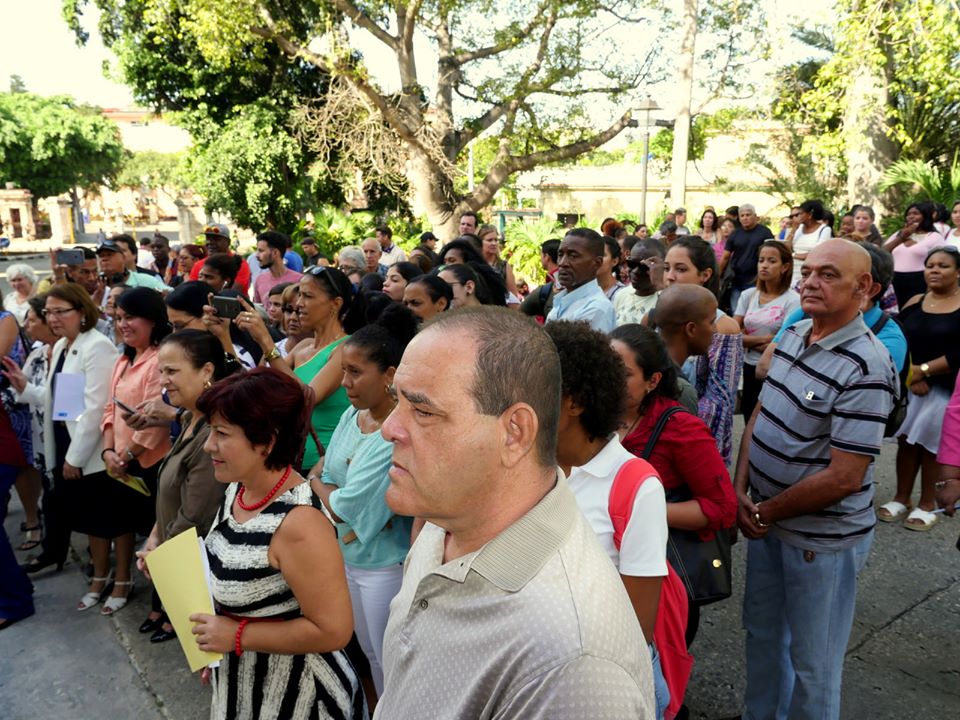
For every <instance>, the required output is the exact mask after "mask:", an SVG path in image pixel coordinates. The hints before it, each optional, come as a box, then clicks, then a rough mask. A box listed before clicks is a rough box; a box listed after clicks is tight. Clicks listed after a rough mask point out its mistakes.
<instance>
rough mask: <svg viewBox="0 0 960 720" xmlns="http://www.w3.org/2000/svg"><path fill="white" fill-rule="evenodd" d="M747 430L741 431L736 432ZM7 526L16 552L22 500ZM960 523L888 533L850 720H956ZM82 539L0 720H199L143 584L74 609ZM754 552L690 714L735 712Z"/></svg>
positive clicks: (849, 694) (23, 653)
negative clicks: (153, 638)
mask: <svg viewBox="0 0 960 720" xmlns="http://www.w3.org/2000/svg"><path fill="white" fill-rule="evenodd" d="M739 427H741V426H740V424H739V421H738V428H739ZM895 450H896V448H895V446H893V445H887V446H885V447H884V451H883V456H882V458H881V461H880V465H879V473H878V482H879V485H880V488H879V490H878V498H879V499H880V501H881V502H883V501H885V500H886V499H888V498H889V497H890V495H891V494H892V491H893V486H894V474H893V460H894V455H895ZM11 510H12V514H11V517H10V518H9V519H8V521H7V523H6V527H7V532H8V534H9V535H10V536H11V537H12V538H13V539H14V541H15V543H17V544H18V543H19V542H20V533H19V532H18V526H19V523H20V520H21V519H22V512H21V511H20V509H19V506H18V504H17V501H16V499H14V501H13V503H12V504H11ZM958 533H960V521H957V520H947V521H945V522H942V523H940V524H939V525H937V526H936V527H934V528H933V530H931V531H930V532H928V533H918V532H910V531H907V530H905V529H903V528H902V527H901V526H900V525H898V524H893V525H890V524H885V523H881V524H880V527H879V528H878V532H877V539H876V542H875V544H874V547H873V552H872V555H871V559H870V562H869V563H868V565H867V567H866V568H865V569H864V571H863V573H862V574H861V577H860V585H859V593H858V598H857V615H856V622H855V626H854V629H853V634H852V637H851V642H850V646H849V649H848V652H847V663H846V668H845V673H844V683H843V685H844V698H843V717H844V718H850V719H851V720H894V719H895V718H896V719H900V718H914V717H923V718H951V719H952V718H960V553H958V552H957V550H956V548H955V543H956V541H957V535H958ZM83 545H84V542H83V538H81V537H80V536H77V535H75V536H74V550H75V552H76V553H78V554H77V556H76V557H75V558H74V559H73V560H72V561H71V562H70V563H69V564H68V565H67V566H66V567H65V568H64V570H63V572H62V573H50V572H45V573H43V574H41V575H40V576H39V577H37V578H36V579H35V581H34V585H35V587H36V591H37V594H36V602H37V615H36V616H34V617H33V618H30V619H28V620H24V621H23V622H21V623H19V624H17V625H15V626H14V627H12V628H10V629H9V630H7V631H5V632H3V633H0V718H3V720H33V719H34V718H48V717H57V718H71V719H76V720H114V719H116V720H125V719H127V718H137V719H138V720H161V719H163V720H170V719H173V720H200V719H201V718H205V717H207V714H208V702H209V691H208V690H207V689H205V688H202V687H200V685H199V683H198V681H197V679H196V678H195V677H194V676H192V675H191V674H190V673H189V672H188V671H187V667H186V663H185V662H184V660H183V656H182V653H181V651H180V649H179V647H178V645H177V643H176V642H175V641H172V642H169V643H165V644H164V645H160V646H152V645H150V643H149V642H147V638H146V636H143V635H140V634H139V633H137V626H138V625H139V624H140V622H141V621H142V620H143V618H144V617H146V614H147V612H148V610H149V599H150V598H149V590H148V589H147V585H146V583H145V582H141V583H139V584H138V588H137V594H136V595H135V596H134V599H133V600H132V601H131V604H130V605H129V606H128V607H127V608H126V609H124V610H123V611H122V612H120V613H119V614H118V615H117V616H116V617H114V618H104V617H100V616H99V615H96V614H95V613H96V612H97V611H96V610H90V611H87V612H85V613H78V612H76V611H75V610H74V609H73V607H74V605H75V604H76V602H77V600H78V599H79V597H80V596H81V595H82V594H83V592H84V582H83V578H82V576H81V563H80V562H79V561H78V559H77V558H79V557H80V556H81V555H82V554H83V553H84V548H83ZM744 554H745V541H743V540H742V539H741V541H740V542H738V543H737V544H736V545H735V546H734V548H733V560H734V580H735V582H734V585H735V593H734V597H732V598H731V599H730V600H728V601H726V602H723V603H718V604H716V605H713V606H710V607H708V608H705V609H704V611H703V616H702V619H701V625H700V632H699V635H698V637H697V639H696V642H695V643H694V646H693V650H692V651H693V654H694V656H695V658H696V665H695V667H694V671H693V677H692V680H691V684H690V688H689V690H688V693H687V704H688V705H689V707H690V710H691V715H690V716H691V718H696V719H709V720H715V719H716V718H722V717H727V716H730V715H734V714H736V713H738V712H739V711H740V709H741V706H740V698H741V696H742V693H743V683H744V680H743V673H744V670H743V666H744V661H743V631H742V630H741V628H740V606H741V600H742V591H743V569H744V567H743V562H744Z"/></svg>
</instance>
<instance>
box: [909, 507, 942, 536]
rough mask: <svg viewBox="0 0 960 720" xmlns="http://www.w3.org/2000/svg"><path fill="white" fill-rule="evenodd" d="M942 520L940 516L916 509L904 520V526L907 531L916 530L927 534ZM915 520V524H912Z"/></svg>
mask: <svg viewBox="0 0 960 720" xmlns="http://www.w3.org/2000/svg"><path fill="white" fill-rule="evenodd" d="M939 519H940V516H939V515H937V514H935V513H932V512H930V511H929V510H923V509H921V508H914V509H913V510H912V511H911V512H910V514H909V515H907V519H906V520H904V522H903V526H904V527H905V528H906V529H907V530H916V531H917V532H926V531H927V530H930V529H931V528H932V527H933V526H934V525H936V524H937V521H938V520H939ZM911 520H914V521H915V522H910V521H911Z"/></svg>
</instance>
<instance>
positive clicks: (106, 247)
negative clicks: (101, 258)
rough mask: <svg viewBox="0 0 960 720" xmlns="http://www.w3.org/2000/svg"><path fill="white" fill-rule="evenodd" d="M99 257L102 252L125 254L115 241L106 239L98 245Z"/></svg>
mask: <svg viewBox="0 0 960 720" xmlns="http://www.w3.org/2000/svg"><path fill="white" fill-rule="evenodd" d="M96 252H97V255H99V254H100V253H102V252H123V250H122V248H121V247H120V243H118V242H117V241H116V240H113V239H104V240H101V241H100V242H99V243H97V250H96Z"/></svg>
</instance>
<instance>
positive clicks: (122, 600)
mask: <svg viewBox="0 0 960 720" xmlns="http://www.w3.org/2000/svg"><path fill="white" fill-rule="evenodd" d="M113 585H114V587H117V586H118V585H126V586H129V587H130V589H129V590H127V594H126V595H124V596H123V597H117V596H116V595H111V596H110V597H108V598H107V599H106V600H105V601H104V603H103V607H102V608H100V614H101V615H108V616H109V615H115V614H116V613H118V612H120V611H121V610H123V608H125V607H126V605H127V601H128V600H129V599H130V596H131V595H133V580H117V581H116V582H115V583H114V584H113Z"/></svg>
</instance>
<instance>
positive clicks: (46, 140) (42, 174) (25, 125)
mask: <svg viewBox="0 0 960 720" xmlns="http://www.w3.org/2000/svg"><path fill="white" fill-rule="evenodd" d="M122 157H123V146H122V145H121V143H120V133H119V131H118V130H117V127H116V125H114V124H113V123H112V122H110V121H109V120H107V119H106V118H104V117H103V115H101V113H100V110H99V109H98V108H93V107H88V106H78V105H77V104H76V103H75V102H74V101H73V100H72V99H70V98H68V97H59V96H58V97H48V98H44V97H40V96H39V95H34V94H32V93H27V92H17V93H0V179H2V180H4V181H13V182H15V183H17V184H18V185H20V186H21V187H25V188H28V189H29V190H30V191H31V192H32V193H33V196H34V197H35V198H42V197H47V196H49V195H60V194H61V193H65V192H68V191H69V190H71V189H72V188H74V187H77V186H80V187H84V188H87V187H92V186H95V185H98V184H100V183H105V182H109V180H110V179H111V178H112V177H113V176H114V174H115V173H116V172H117V170H118V169H119V167H120V164H121V161H122Z"/></svg>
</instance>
